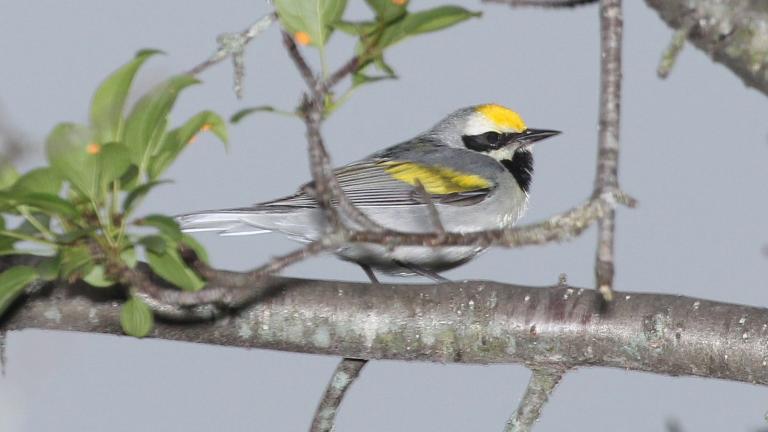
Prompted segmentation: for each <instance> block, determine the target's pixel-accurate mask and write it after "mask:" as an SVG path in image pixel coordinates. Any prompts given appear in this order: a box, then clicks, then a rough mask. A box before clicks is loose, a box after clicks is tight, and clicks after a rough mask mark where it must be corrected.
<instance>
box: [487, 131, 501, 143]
mask: <svg viewBox="0 0 768 432" xmlns="http://www.w3.org/2000/svg"><path fill="white" fill-rule="evenodd" d="M483 135H484V136H485V140H486V141H487V142H488V144H496V143H498V142H499V139H500V138H501V135H499V133H498V132H486V133H485V134H483Z"/></svg>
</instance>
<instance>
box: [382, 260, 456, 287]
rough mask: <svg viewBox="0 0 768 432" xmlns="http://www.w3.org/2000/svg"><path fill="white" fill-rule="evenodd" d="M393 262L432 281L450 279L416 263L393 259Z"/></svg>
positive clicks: (448, 280)
mask: <svg viewBox="0 0 768 432" xmlns="http://www.w3.org/2000/svg"><path fill="white" fill-rule="evenodd" d="M394 263H395V264H397V265H399V266H400V267H403V268H405V269H408V270H410V271H412V272H414V273H416V274H417V275H419V276H423V277H425V278H428V279H432V280H433V281H434V282H437V283H440V282H450V279H447V278H444V277H442V276H440V275H439V274H438V273H436V272H433V271H432V270H428V269H425V268H423V267H419V266H417V265H413V264H408V263H404V262H402V261H398V260H395V261H394Z"/></svg>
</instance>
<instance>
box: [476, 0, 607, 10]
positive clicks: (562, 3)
mask: <svg viewBox="0 0 768 432" xmlns="http://www.w3.org/2000/svg"><path fill="white" fill-rule="evenodd" d="M483 2H484V3H502V4H506V5H509V6H512V7H519V6H538V7H544V8H553V9H554V8H564V7H576V6H582V5H586V4H591V3H596V2H597V0H483Z"/></svg>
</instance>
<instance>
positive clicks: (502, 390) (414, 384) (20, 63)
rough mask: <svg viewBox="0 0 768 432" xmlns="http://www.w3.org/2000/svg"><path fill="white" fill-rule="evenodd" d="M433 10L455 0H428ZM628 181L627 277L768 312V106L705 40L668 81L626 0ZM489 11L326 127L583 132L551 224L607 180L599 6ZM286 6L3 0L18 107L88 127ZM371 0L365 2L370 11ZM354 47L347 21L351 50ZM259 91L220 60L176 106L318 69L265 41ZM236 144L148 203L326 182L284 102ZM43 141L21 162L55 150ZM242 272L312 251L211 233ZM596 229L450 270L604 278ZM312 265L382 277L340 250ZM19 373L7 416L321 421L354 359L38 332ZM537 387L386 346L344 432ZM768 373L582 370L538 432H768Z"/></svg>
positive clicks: (336, 141) (11, 347) (644, 20)
mask: <svg viewBox="0 0 768 432" xmlns="http://www.w3.org/2000/svg"><path fill="white" fill-rule="evenodd" d="M411 3H412V5H411V8H412V9H414V10H416V9H423V8H426V7H429V6H433V5H436V4H440V2H437V1H417V0H414V1H412V2H411ZM625 4H626V11H625V43H624V54H623V55H624V77H625V80H624V92H623V104H622V114H623V117H622V128H621V142H622V151H621V175H620V178H621V183H622V186H623V188H624V189H625V190H626V191H627V192H629V193H630V194H632V195H633V196H635V197H636V198H638V199H639V201H640V206H639V208H637V209H635V210H631V211H630V210H626V209H620V210H619V212H618V234H617V257H616V262H617V278H616V288H617V289H618V290H620V291H626V292H638V291H652V292H660V293H669V294H672V293H676V294H684V295H690V296H697V297H703V298H707V299H715V300H721V301H729V302H735V303H745V304H751V305H756V306H768V282H766V281H768V259H767V258H766V257H765V256H764V255H762V254H761V248H762V247H763V245H765V244H766V243H768V228H767V227H768V222H767V221H768V204H767V203H766V184H768V170H766V165H768V121H767V120H768V98H766V97H765V96H764V95H763V94H760V93H758V92H757V91H754V90H749V89H747V88H745V87H744V86H743V85H742V84H741V82H740V81H739V79H738V78H736V77H735V76H734V75H733V74H731V72H729V71H728V70H727V69H725V68H724V67H722V66H719V65H716V64H714V63H712V62H710V60H709V59H708V58H707V57H706V56H705V55H704V54H703V53H702V52H700V51H698V50H696V49H694V48H692V47H690V46H687V47H686V48H685V50H684V51H683V52H682V54H681V55H680V58H679V61H678V64H677V66H676V67H675V69H674V71H673V72H672V75H671V77H670V78H669V79H668V80H667V81H661V80H659V79H658V78H657V77H656V73H655V68H656V65H657V63H658V60H659V57H660V55H661V52H662V50H663V49H664V48H665V47H666V45H667V43H668V41H669V38H670V37H671V31H670V30H669V29H668V28H667V27H666V25H665V24H663V23H662V22H661V21H660V19H659V18H658V17H657V15H656V14H655V12H653V11H651V10H650V9H648V8H647V7H646V6H645V5H644V2H640V1H627V2H625ZM465 6H466V7H471V8H473V9H476V10H482V11H484V12H485V15H484V16H483V17H482V18H481V19H474V20H471V21H469V22H467V23H464V24H461V25H459V26H457V27H455V28H452V29H449V30H447V31H443V32H440V33H437V34H432V35H427V36H423V37H419V38H416V39H413V40H409V41H406V42H405V43H403V44H401V45H399V46H397V47H396V48H394V49H392V50H391V52H389V53H388V55H387V58H388V60H389V63H390V64H391V65H392V66H393V67H394V68H395V69H396V70H397V72H398V74H399V75H400V77H401V78H400V79H399V80H397V81H391V82H383V83H379V84H375V85H371V86H367V87H364V88H363V89H361V90H360V91H358V92H357V94H355V95H354V97H353V98H352V99H351V101H350V102H349V103H348V104H347V105H346V106H344V107H343V108H342V109H340V110H339V111H338V112H337V113H336V114H334V116H333V117H332V118H331V119H330V120H329V121H328V122H327V124H326V125H325V128H324V134H325V138H326V142H327V144H328V147H329V150H330V152H331V155H332V157H333V160H334V161H335V162H336V163H339V164H340V163H346V162H350V161H352V160H355V159H357V158H360V157H363V156H365V155H366V154H368V153H371V152H373V151H375V150H377V149H379V148H381V147H384V146H387V145H390V144H394V143H396V142H399V141H402V140H404V139H407V138H409V137H411V136H413V135H415V134H416V133H418V132H420V131H422V130H424V129H426V128H428V127H430V126H431V125H432V124H433V123H435V122H436V121H437V120H439V119H440V118H441V117H442V116H443V115H445V114H447V113H449V112H451V111H453V110H454V109H456V108H458V107H462V106H466V105H472V104H477V103H484V102H498V103H501V104H505V105H508V106H510V107H512V108H514V109H516V110H518V111H519V112H520V113H521V114H522V115H523V117H524V118H525V120H526V122H527V123H528V125H529V126H531V127H539V128H551V129H558V130H562V131H564V134H563V135H562V136H560V137H558V138H557V139H553V140H551V141H547V142H546V143H544V144H542V145H540V146H538V148H537V149H536V176H535V177H534V185H533V190H532V198H531V209H530V211H529V213H528V215H527V216H526V217H525V219H524V221H526V222H532V221H536V220H540V219H542V218H545V217H547V216H548V215H551V214H554V213H556V212H559V211H562V210H564V209H566V208H569V207H571V206H572V205H574V204H576V203H579V202H581V201H582V200H583V199H585V198H586V197H587V196H588V194H589V193H590V192H591V188H592V180H593V174H594V166H595V149H596V140H597V133H596V132H597V110H598V105H597V103H598V67H599V51H598V44H599V38H598V10H597V7H595V6H589V7H582V8H578V9H573V10H562V11H555V10H535V9H517V10H512V9H509V8H506V7H502V6H496V5H484V4H480V3H479V2H467V3H466V4H465ZM267 11H268V7H267V5H266V4H265V3H264V2H262V1H259V0H238V1H226V2H202V1H198V2H191V1H183V0H173V1H170V0H165V1H156V0H154V1H153V0H134V1H130V2H126V1H119V2H118V1H103V0H100V1H99V0H79V1H76V2H75V1H61V0H45V1H43V0H38V1H23V2H22V1H11V0H0V59H2V60H0V61H1V62H2V67H0V104H1V105H0V106H2V112H3V113H4V114H5V115H6V116H7V118H8V120H10V121H12V122H13V123H14V124H15V125H16V126H18V127H19V128H20V129H21V130H22V131H24V132H25V133H27V134H28V136H29V137H30V138H31V139H32V140H33V141H34V142H37V143H40V142H42V141H43V140H44V138H45V135H46V134H47V133H48V131H49V130H50V129H51V128H52V127H53V125H54V124H55V123H57V122H60V121H81V122H82V121H85V120H86V119H87V112H88V103H89V100H90V97H91V94H92V92H93V90H94V88H95V86H96V85H97V83H98V82H99V81H100V80H101V79H103V77H105V76H106V75H107V74H108V73H109V72H111V71H112V70H114V69H115V68H116V67H118V66H119V65H120V64H122V63H124V62H126V61H127V60H128V59H129V58H130V57H131V56H132V55H133V53H134V52H135V51H136V50H138V49H140V48H146V47H154V48H159V49H162V50H164V51H165V52H167V53H168V55H167V56H165V57H160V58H154V59H152V60H151V61H150V62H149V63H148V66H147V67H146V68H145V69H144V70H143V71H142V73H141V74H140V75H139V78H138V86H139V88H140V89H143V90H146V89H148V88H149V87H150V86H152V85H154V84H156V83H157V82H159V81H160V80H162V79H163V78H165V77H167V76H168V75H170V74H173V73H177V72H180V71H182V70H186V69H189V68H190V67H191V66H193V65H195V64H197V63H198V62H200V61H202V60H203V59H204V58H206V57H207V56H208V55H209V54H210V53H211V52H212V51H213V50H214V49H215V42H214V40H215V37H216V35H218V34H219V33H222V32H227V31H239V30H241V29H243V28H245V27H247V26H248V25H249V24H250V23H251V22H252V21H253V20H255V19H256V18H258V17H260V16H261V15H262V14H264V13H266V12H267ZM367 14H368V11H367V10H366V8H365V7H364V5H363V3H362V1H359V0H350V6H349V10H348V14H347V17H349V18H362V17H365V16H367ZM352 44H353V42H352V40H351V39H349V38H347V37H346V36H345V35H341V34H337V35H334V37H333V38H332V40H331V52H330V58H331V60H332V64H334V65H338V64H340V63H341V62H342V61H343V60H345V59H346V58H347V57H348V55H349V53H350V52H351V49H352ZM247 52H248V56H247V67H248V69H247V79H246V82H245V97H244V99H243V100H242V101H238V100H236V99H235V97H234V95H233V93H232V91H231V74H232V69H231V66H230V65H229V64H228V63H226V64H221V65H219V66H216V67H214V68H213V69H211V70H209V71H207V72H205V73H204V74H203V75H202V76H201V78H202V79H203V81H204V85H200V86H197V87H195V88H192V89H191V90H188V91H185V93H184V94H183V95H182V97H181V98H180V100H179V103H178V105H177V109H176V110H175V111H174V113H173V118H174V119H175V121H176V122H179V121H182V120H183V119H186V118H187V117H189V116H190V115H191V114H193V113H195V112H197V111H199V110H202V109H214V110H216V111H217V112H219V113H221V114H222V115H224V116H229V115H231V114H232V113H233V112H235V111H236V110H238V109H240V108H243V107H246V106H252V105H262V104H272V105H275V106H278V107H281V108H285V109H291V108H293V107H294V106H295V104H296V102H297V100H298V96H299V94H300V89H301V85H302V84H301V81H300V79H299V76H298V74H297V73H296V72H295V71H294V69H293V67H292V65H291V64H290V62H289V60H288V58H287V56H286V55H285V53H284V51H283V49H282V46H281V43H280V38H279V32H278V31H277V29H276V28H273V29H271V30H270V31H269V32H268V33H267V34H265V35H264V36H263V37H260V38H259V39H258V40H256V41H254V42H253V43H252V44H251V45H250V47H249V48H248V51H247ZM230 134H231V147H232V148H231V151H230V152H229V153H228V154H227V153H225V152H224V150H223V149H222V147H221V145H220V144H219V143H217V142H216V141H215V140H214V139H213V138H212V137H209V136H205V137H201V139H199V140H198V141H197V142H196V143H195V144H194V145H192V146H191V147H189V150H188V151H187V152H186V153H185V154H184V155H182V157H181V158H180V159H179V160H178V162H177V163H176V164H175V165H174V166H173V168H171V170H170V172H169V173H168V175H167V177H169V178H172V179H174V180H175V183H174V184H172V185H170V186H164V187H163V188H161V189H157V190H156V192H155V193H154V194H153V195H151V196H150V198H149V199H148V200H147V202H146V203H145V205H144V208H143V211H145V212H147V213H149V212H164V213H169V214H175V213H181V212H187V211H192V210H198V209H203V208H217V207H231V206H241V205H247V204H250V203H253V202H256V201H261V200H265V199H269V198H273V197H275V196H277V195H283V194H288V193H291V192H292V191H293V190H294V189H295V187H296V186H297V185H298V184H299V183H301V182H304V181H305V180H307V179H308V176H309V175H308V171H307V162H306V161H307V158H306V154H305V147H306V144H305V141H304V137H303V128H302V126H301V124H300V123H299V122H298V121H296V120H293V119H288V118H283V117H280V116H274V115H269V114H264V115H258V116H253V117H251V118H249V119H247V121H245V122H244V123H242V124H241V125H237V126H233V127H232V128H231V129H230ZM42 161H43V156H42V152H41V151H40V149H39V148H38V149H37V151H36V152H34V153H33V154H31V155H30V156H29V157H28V158H27V159H26V160H24V162H23V167H25V168H29V167H33V166H37V165H40V164H41V163H42ZM199 238H200V239H201V240H202V241H203V242H204V243H205V244H206V245H207V246H208V247H209V252H210V255H211V256H212V259H213V261H214V263H215V264H216V265H218V266H220V267H227V268H232V269H245V268H249V267H252V266H255V265H257V264H259V263H262V262H263V261H264V260H266V259H268V258H269V257H270V256H272V255H275V254H278V253H281V252H286V251H289V250H291V248H293V247H295V244H293V243H291V242H290V241H288V240H285V239H282V238H280V237H279V236H272V235H270V236H258V237H241V238H225V239H221V238H217V237H215V236H213V235H201V236H200V237H199ZM594 242H595V235H594V229H592V230H590V231H589V232H587V233H586V234H585V235H583V236H582V237H580V238H578V239H576V240H575V241H572V242H570V243H567V244H563V245H553V246H547V247H531V248H525V249H518V250H511V251H510V250H493V251H490V252H488V253H486V254H484V255H483V256H481V257H480V258H479V259H477V260H475V261H473V262H472V263H470V264H468V265H466V266H464V267H461V268H460V269H457V270H454V271H452V272H449V273H447V274H446V276H448V277H449V278H452V279H463V278H483V279H495V280H500V281H506V282H515V283H524V284H536V285H547V284H552V283H554V282H555V281H556V280H557V277H558V274H559V273H563V272H565V273H567V274H568V280H569V282H570V283H572V284H574V285H577V286H585V287H589V286H592V284H593V276H592V271H593V270H592V262H593V254H594ZM287 273H288V274H291V275H301V276H305V277H321V278H343V279H350V280H364V275H363V274H362V272H360V270H359V269H358V268H357V267H355V266H353V265H351V264H348V263H343V262H339V261H337V260H336V259H334V258H332V257H325V258H318V259H313V260H311V261H308V262H305V263H302V264H301V265H297V266H294V267H292V268H290V269H289V270H288V271H287ZM7 355H8V360H9V364H8V368H7V372H6V376H5V377H3V378H0V431H11V432H15V431H25V432H26V431H29V432H43V431H52V430H57V431H95V430H109V431H112V432H119V431H135V430H168V431H176V430H179V431H181V430H183V431H188V432H193V431H211V430H222V431H275V432H276V431H291V432H293V431H302V430H306V429H307V427H308V426H309V423H310V421H311V418H312V414H313V412H314V409H315V406H316V403H317V401H318V400H319V397H320V395H321V394H322V391H323V389H324V387H325V384H326V382H327V381H328V379H329V377H330V374H331V372H332V371H333V369H334V367H335V365H336V362H337V359H336V358H332V357H320V356H311V355H301V354H289V353H281V352H273V351H264V350H244V349H233V348H220V347H209V346H203V345H194V344H185V343H174V342H165V341H153V340H142V341H139V340H135V339H129V338H126V337H120V338H119V337H114V336H101V335H88V334H73V333H62V332H42V331H31V330H28V331H23V332H16V333H12V334H10V336H9V338H8V352H7ZM527 379H528V371H527V370H526V369H524V368H523V367H521V366H517V365H502V366H457V365H435V364H423V363H403V362H393V361H379V362H374V363H372V364H369V365H368V366H366V368H365V370H364V373H363V375H362V377H361V379H360V380H359V381H358V382H357V383H356V384H355V385H354V387H353V388H352V390H351V391H350V392H349V394H348V397H347V399H346V400H345V402H344V405H343V409H342V411H341V414H340V416H339V418H338V429H337V430H338V431H339V432H348V431H370V432H374V431H443V432H448V431H467V430H472V431H498V430H501V429H502V427H503V424H504V422H505V421H506V419H507V417H508V416H509V415H510V413H511V412H512V411H513V409H514V408H515V407H516V405H517V402H518V400H519V398H520V396H521V395H522V393H523V390H524V388H525V384H526V382H527ZM766 411H768V394H767V393H766V390H765V388H759V387H755V386H750V385H746V384H737V383H729V382H722V381H714V380H704V379H694V378H669V377H663V376H655V375H651V374H643V373H635V372H627V371H623V370H611V369H581V370H578V371H575V372H572V373H569V374H568V375H567V376H566V377H565V379H564V380H563V381H562V384H561V385H560V387H559V388H558V390H557V391H556V392H555V394H554V396H553V397H552V400H551V402H550V403H549V404H548V405H547V406H546V408H545V411H544V415H543V418H542V420H541V421H540V423H539V424H538V426H537V429H536V430H537V431H539V432H545V431H561V430H597V431H614V430H621V431H644V432H645V431H659V430H664V427H665V426H664V425H665V422H667V421H668V419H671V418H675V419H678V421H679V422H680V423H681V424H682V425H683V427H684V430H686V431H697V432H703V431H723V430H729V431H754V430H756V429H758V428H765V427H766V426H768V425H766V423H765V420H764V418H763V417H764V415H765V413H766Z"/></svg>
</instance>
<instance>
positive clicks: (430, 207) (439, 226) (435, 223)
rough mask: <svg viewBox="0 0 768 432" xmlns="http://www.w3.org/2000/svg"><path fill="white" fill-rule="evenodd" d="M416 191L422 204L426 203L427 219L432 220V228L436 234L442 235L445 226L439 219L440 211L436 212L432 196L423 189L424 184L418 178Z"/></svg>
mask: <svg viewBox="0 0 768 432" xmlns="http://www.w3.org/2000/svg"><path fill="white" fill-rule="evenodd" d="M416 191H417V192H418V193H419V196H420V197H421V200H422V201H423V202H424V204H426V205H427V211H428V212H429V219H430V221H432V228H433V229H434V230H435V232H436V233H437V234H440V235H444V234H445V227H444V226H443V222H442V221H441V220H440V213H438V212H437V207H435V203H434V201H432V197H431V196H430V195H429V193H428V192H427V190H426V189H424V185H423V184H421V181H420V180H419V179H416Z"/></svg>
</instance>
